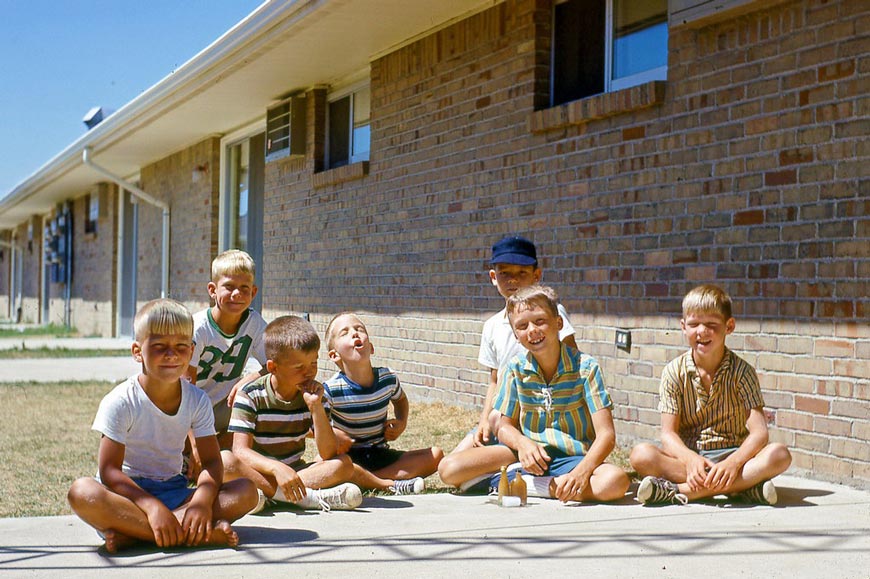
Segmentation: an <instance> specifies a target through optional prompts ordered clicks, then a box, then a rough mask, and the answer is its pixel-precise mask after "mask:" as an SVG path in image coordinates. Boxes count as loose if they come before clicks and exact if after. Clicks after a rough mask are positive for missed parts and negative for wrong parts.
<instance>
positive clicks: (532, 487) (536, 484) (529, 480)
mask: <svg viewBox="0 0 870 579" xmlns="http://www.w3.org/2000/svg"><path fill="white" fill-rule="evenodd" d="M522 477H523V480H524V481H525V482H526V493H527V494H528V495H529V496H530V497H538V498H541V499H552V498H553V495H551V494H550V483H552V482H553V477H551V476H532V475H530V474H524V475H522Z"/></svg>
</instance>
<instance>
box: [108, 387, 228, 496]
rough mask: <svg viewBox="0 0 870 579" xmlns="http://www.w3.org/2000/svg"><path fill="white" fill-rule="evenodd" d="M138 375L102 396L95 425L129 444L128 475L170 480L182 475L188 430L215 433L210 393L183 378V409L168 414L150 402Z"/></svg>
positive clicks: (126, 451)
mask: <svg viewBox="0 0 870 579" xmlns="http://www.w3.org/2000/svg"><path fill="white" fill-rule="evenodd" d="M138 378H139V376H138V375H134V376H131V377H130V378H128V379H127V380H126V381H124V382H122V383H120V384H118V385H117V386H115V387H114V388H113V389H112V390H111V391H110V392H109V393H108V394H106V396H105V397H103V400H102V402H100V408H99V410H97V416H96V417H95V418H94V424H93V426H91V428H92V429H93V430H96V431H97V432H99V433H101V434H103V435H104V436H107V437H108V438H110V439H112V440H114V441H115V442H117V443H119V444H123V445H124V447H125V449H124V462H123V464H122V466H121V470H122V471H123V472H124V474H126V475H127V476H130V477H145V478H149V479H154V480H167V479H170V478H172V477H174V476H175V475H177V474H180V473H181V461H182V458H181V453H182V451H183V450H184V441H185V439H186V438H187V433H188V432H190V431H193V436H194V437H196V438H199V437H201V436H211V435H213V434H215V430H214V414H213V413H212V410H211V404H210V403H209V400H208V396H206V395H205V392H203V391H202V390H200V389H199V388H197V387H196V386H194V385H193V384H191V383H190V382H188V381H187V380H184V379H182V380H181V404H180V405H179V406H178V412H176V413H175V414H173V415H169V414H166V413H165V412H163V411H162V410H160V409H159V408H157V407H156V406H155V405H154V403H153V402H151V399H150V398H148V395H147V394H145V390H143V389H142V386H140V385H139V379H138Z"/></svg>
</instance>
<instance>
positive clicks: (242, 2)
mask: <svg viewBox="0 0 870 579" xmlns="http://www.w3.org/2000/svg"><path fill="white" fill-rule="evenodd" d="M261 3H262V0H0V87H2V88H0V197H3V196H4V195H6V194H7V193H8V192H9V191H11V190H12V188H13V187H15V185H17V184H19V183H20V182H21V181H23V180H24V179H26V178H27V177H29V176H30V175H31V174H33V173H34V172H35V171H36V170H38V169H39V168H40V167H41V166H42V165H43V164H45V163H46V162H47V161H48V160H49V159H51V158H52V157H54V156H55V155H56V154H58V153H59V152H61V151H62V150H63V149H64V148H66V147H67V145H69V144H70V143H72V142H73V141H74V140H76V139H77V138H78V137H80V136H81V135H82V134H83V133H84V132H85V131H86V127H85V125H84V124H83V123H82V118H83V117H84V116H85V113H87V112H88V110H90V109H91V107H94V106H103V107H104V108H110V109H114V110H117V109H119V108H121V106H123V105H124V104H126V103H127V102H129V101H130V100H132V99H133V98H135V97H136V96H138V95H139V94H141V93H142V92H143V91H145V90H146V89H148V88H149V87H151V86H152V85H154V84H155V83H157V82H158V81H159V80H160V79H162V78H163V77H165V76H166V75H168V74H170V73H171V72H172V71H173V70H175V69H176V68H178V67H179V66H181V65H182V64H184V63H185V62H187V61H188V60H189V59H190V58H191V57H193V56H194V55H196V54H197V53H198V52H199V51H201V50H202V49H203V48H205V47H206V46H208V45H209V44H211V43H212V42H213V41H214V40H216V39H217V38H218V37H219V36H220V35H221V34H223V33H224V32H226V31H227V30H229V29H230V28H231V27H232V26H233V25H234V24H236V23H237V22H238V21H240V20H241V19H242V18H244V17H245V16H247V15H248V14H249V13H250V12H252V11H253V10H254V9H255V8H256V7H257V6H259V5H260V4H261Z"/></svg>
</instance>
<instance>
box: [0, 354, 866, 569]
mask: <svg viewBox="0 0 870 579" xmlns="http://www.w3.org/2000/svg"><path fill="white" fill-rule="evenodd" d="M16 339H17V340H18V343H19V347H20V343H21V341H20V339H19V338H16ZM4 342H5V340H0V348H2V347H3V343H4ZM36 343H37V342H35V341H30V340H28V341H27V342H26V344H27V346H26V347H28V348H31V347H41V346H36V345H35V344H36ZM97 343H98V342H97V341H95V339H93V338H85V339H71V338H63V339H53V340H48V341H46V345H47V346H48V347H65V348H76V347H84V348H93V347H99V348H104V347H108V348H116V347H119V348H127V347H129V340H128V339H123V340H110V341H103V340H100V341H99V343H101V344H105V343H108V344H112V345H108V346H106V345H99V346H95V345H94V344H97ZM118 344H121V345H118ZM136 371H138V367H137V364H135V363H134V362H133V360H132V358H131V357H129V356H121V357H116V358H64V359H31V360H3V361H2V363H0V382H3V381H11V380H23V381H29V380H33V381H39V382H49V381H58V380H109V381H114V382H118V381H120V380H122V379H123V378H125V377H127V376H129V375H131V374H133V373H135V372H136ZM776 483H777V488H778V490H779V497H780V504H779V505H777V506H776V507H766V506H764V507H763V506H754V507H746V506H727V505H724V504H721V503H716V504H692V505H688V506H665V507H642V506H640V505H638V504H637V503H635V502H634V500H633V499H632V498H628V497H627V498H626V499H625V500H623V501H622V502H620V503H618V504H613V505H585V504H584V505H569V506H565V505H561V504H559V503H558V502H557V501H553V500H541V499H530V501H529V502H530V504H529V506H528V507H525V508H519V509H502V508H500V507H498V506H496V505H494V504H492V503H491V502H490V501H489V499H487V498H486V497H466V496H454V495H450V494H446V493H443V494H429V495H422V496H412V497H395V498H392V497H367V498H366V499H365V500H364V502H363V506H362V508H360V509H359V510H358V511H356V512H332V513H318V512H298V511H284V512H275V513H271V514H268V515H267V516H248V517H245V518H243V519H241V520H240V521H238V522H237V523H236V524H235V525H234V527H235V528H236V530H237V531H238V533H239V536H240V538H241V543H242V544H241V546H240V547H239V548H238V549H175V550H169V551H158V550H156V548H152V549H138V550H133V551H130V552H125V553H122V554H120V555H116V556H109V555H107V554H106V553H104V552H103V551H102V550H100V549H99V546H100V545H101V544H102V541H101V540H100V539H99V537H98V536H97V535H96V533H95V532H94V531H93V530H92V529H91V528H90V527H88V526H87V525H85V524H84V523H82V522H81V521H80V520H79V519H78V518H76V517H74V516H66V517H45V518H21V519H0V578H3V577H10V578H11V577H15V578H18V577H57V576H63V577H64V579H74V578H77V577H94V576H97V577H102V576H106V577H108V576H110V574H111V576H112V577H155V576H159V577H161V578H166V579H172V578H176V577H177V578H182V577H183V578H185V579H188V578H190V577H194V576H202V577H208V578H209V579H212V578H219V577H256V578H258V579H264V578H269V577H282V578H283V577H287V576H290V575H300V574H302V575H304V576H309V577H340V576H351V577H383V576H391V575H399V576H402V577H453V578H454V579H455V578H459V577H467V576H471V575H477V576H480V577H491V576H503V577H528V576H537V577H540V576H546V575H553V576H568V577H575V576H580V575H589V574H592V575H594V576H595V577H596V578H604V577H645V578H646V577H693V578H694V577H698V576H699V575H709V576H714V577H716V578H719V577H755V576H764V577H765V578H766V579H767V578H775V577H789V578H792V577H821V576H833V577H838V578H863V579H867V578H868V577H870V492H864V491H859V490H855V489H850V488H848V487H843V486H839V485H833V484H829V483H823V482H818V481H813V480H807V479H801V478H796V477H789V476H782V477H778V478H777V479H776ZM633 496H634V489H632V491H631V497H633ZM0 500H3V497H0Z"/></svg>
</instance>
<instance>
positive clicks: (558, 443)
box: [493, 286, 629, 502]
mask: <svg viewBox="0 0 870 579" xmlns="http://www.w3.org/2000/svg"><path fill="white" fill-rule="evenodd" d="M556 300H557V298H556V294H555V292H554V291H553V290H552V289H550V288H548V287H545V286H531V287H528V288H524V289H520V290H517V292H516V293H514V294H513V295H512V296H511V297H509V298H508V300H507V314H508V318H509V319H510V322H511V327H513V330H514V333H515V334H516V337H517V340H518V341H519V342H520V344H522V345H523V347H524V348H525V349H526V350H527V351H528V353H527V354H525V355H520V356H517V357H515V358H514V359H513V360H511V362H509V363H508V366H507V368H506V369H505V372H504V375H503V376H502V380H501V384H500V387H499V392H498V395H497V396H496V399H495V403H494V404H493V407H494V408H495V409H496V410H498V411H499V412H500V413H501V414H502V417H501V422H500V424H499V431H498V438H499V441H500V442H502V443H503V444H505V445H506V446H508V447H509V448H511V449H513V450H514V451H515V452H516V453H517V456H518V457H519V461H520V463H521V465H522V468H523V471H524V473H525V474H524V480H528V481H529V482H531V484H529V485H528V486H529V493H530V494H536V495H538V496H543V497H551V498H556V499H559V500H560V501H562V502H567V501H613V500H617V499H620V498H622V497H623V496H624V495H625V491H626V490H627V489H628V485H629V480H628V475H626V474H625V472H623V470H622V469H620V468H619V467H617V466H614V465H612V464H607V463H605V462H604V460H605V459H606V458H607V456H608V455H609V454H610V452H611V451H612V450H613V447H614V445H615V442H616V433H615V431H614V428H613V417H612V415H611V411H610V407H611V405H612V403H611V401H610V396H609V395H608V393H607V390H605V388H604V381H603V380H602V377H601V369H600V368H599V366H598V362H596V361H595V359H594V358H592V357H591V356H588V355H586V354H583V353H582V352H580V351H578V350H576V349H574V348H571V347H569V346H567V345H565V344H564V343H562V342H561V341H559V330H560V329H561V327H562V320H561V318H560V317H559V312H558V309H557V306H556V304H557V301H556ZM527 475H532V476H531V477H530V478H528V479H526V476H527ZM527 484H528V483H527Z"/></svg>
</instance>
